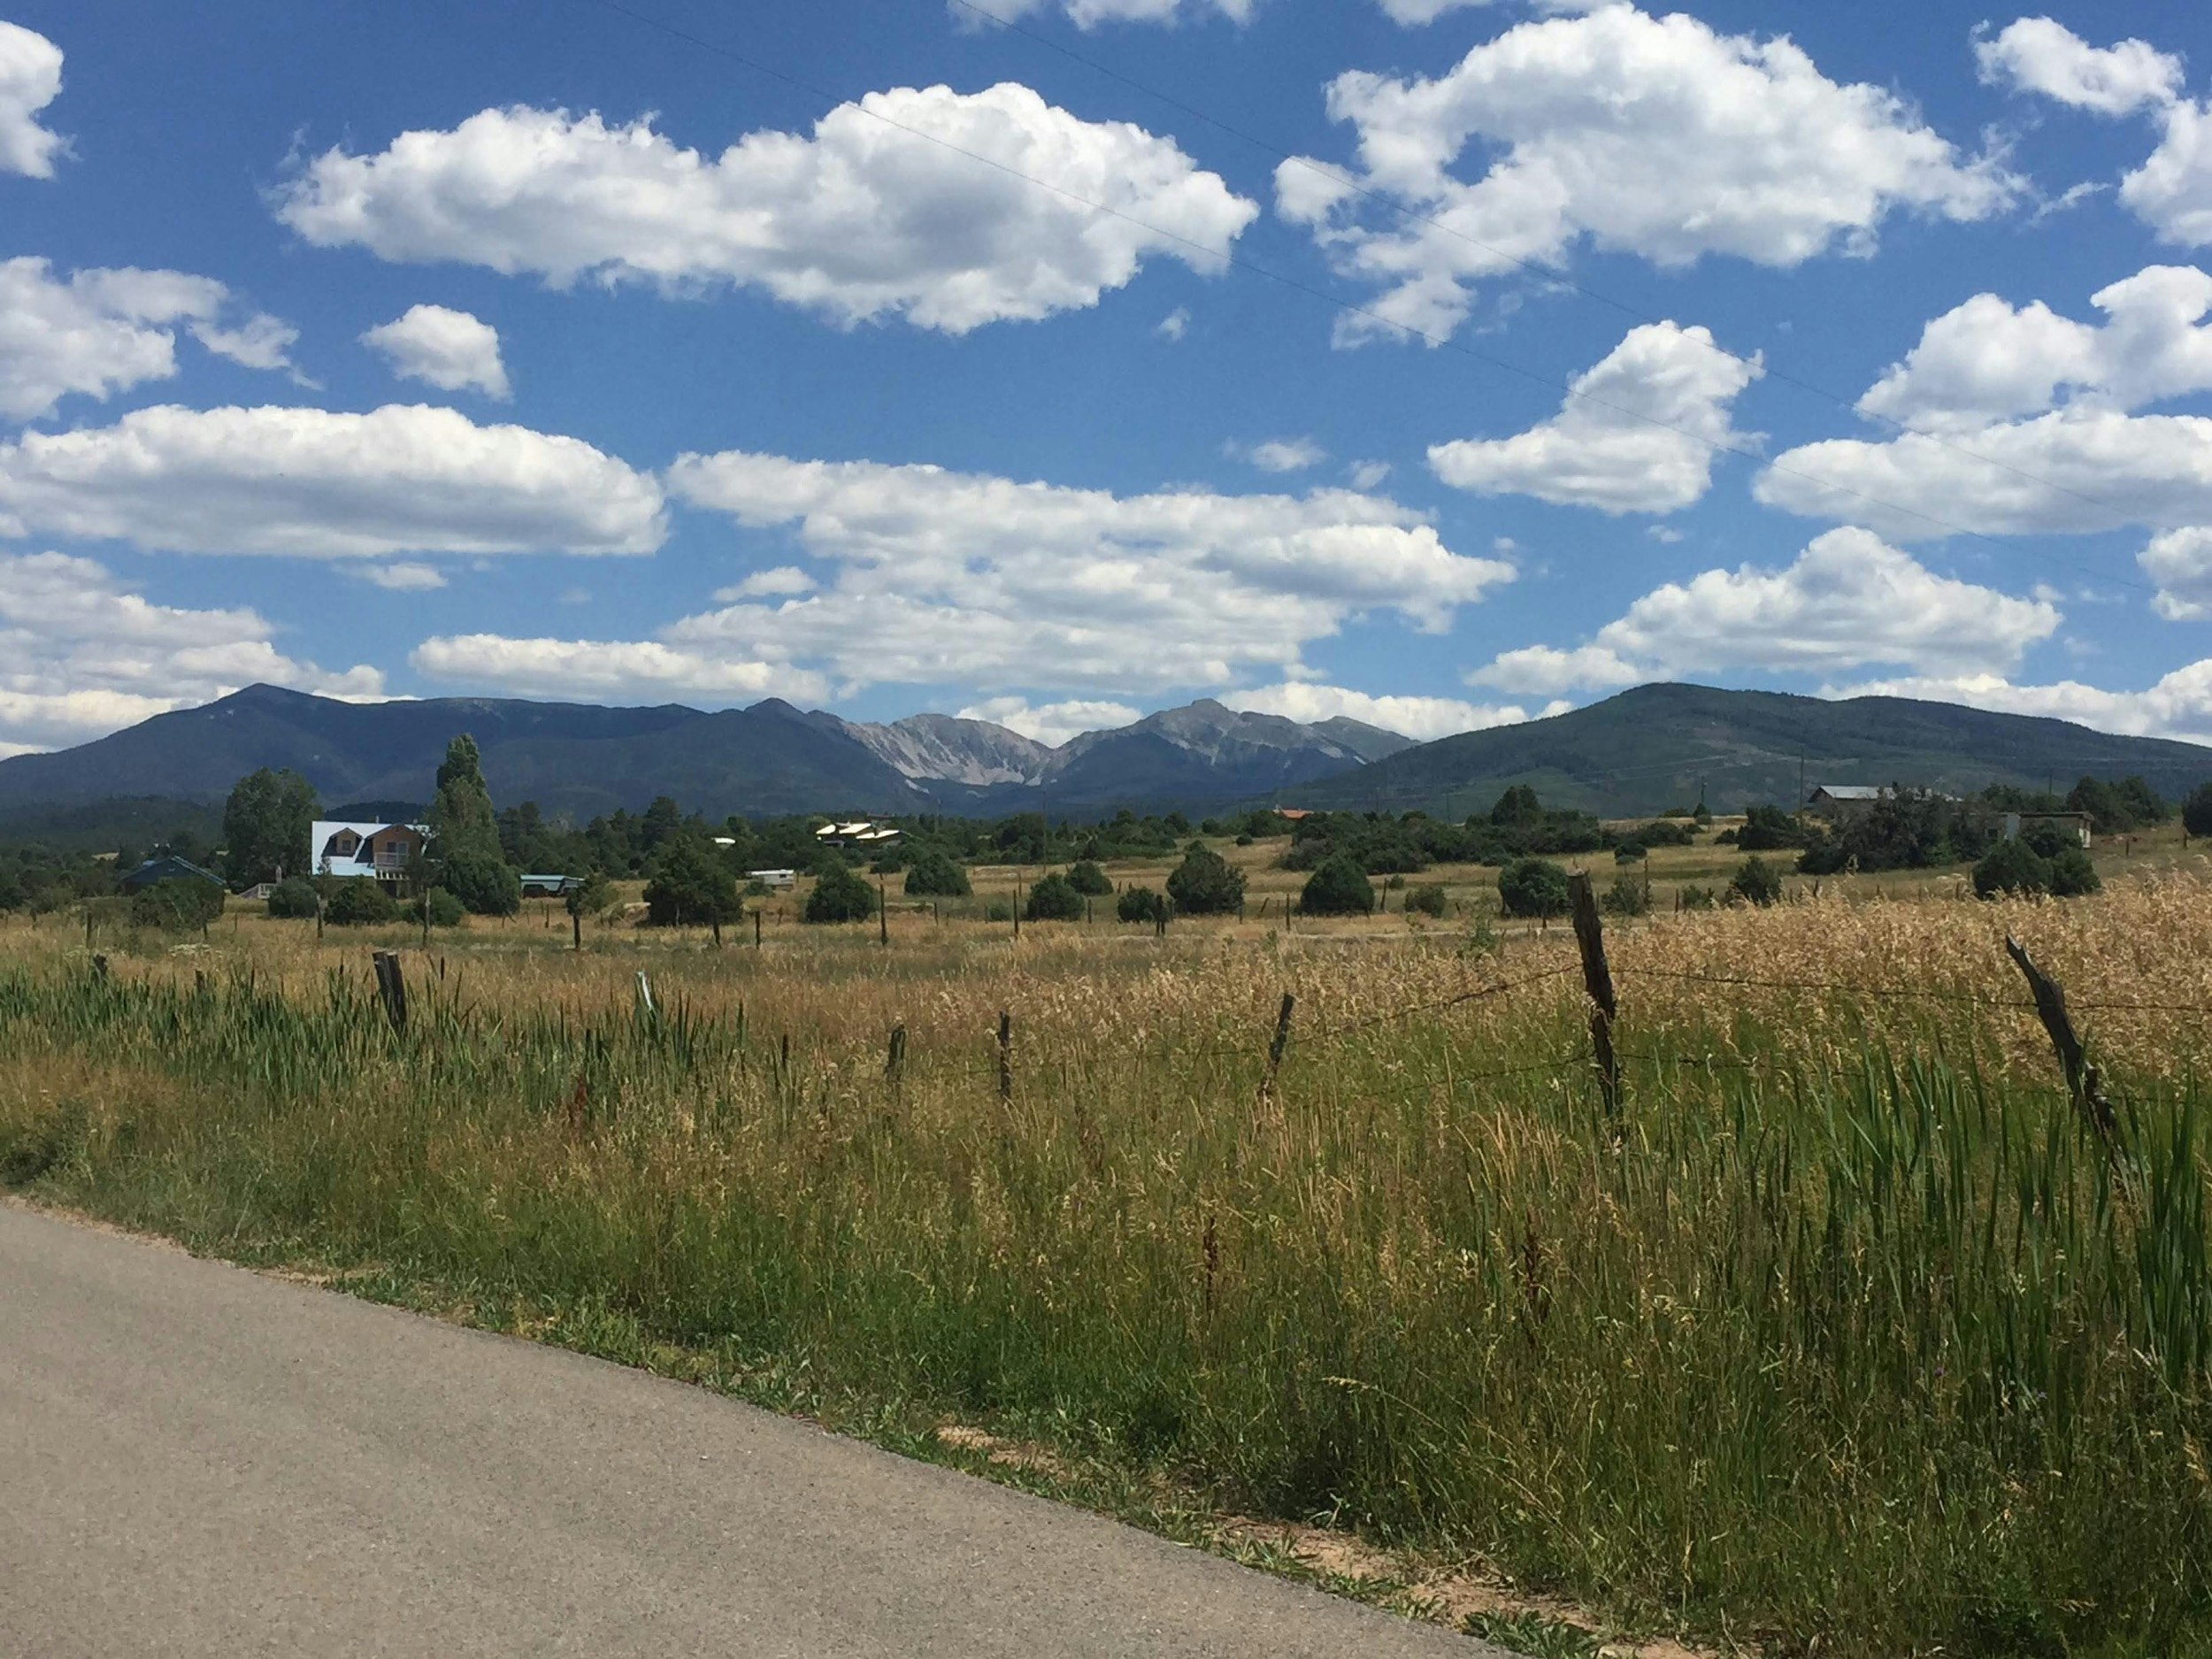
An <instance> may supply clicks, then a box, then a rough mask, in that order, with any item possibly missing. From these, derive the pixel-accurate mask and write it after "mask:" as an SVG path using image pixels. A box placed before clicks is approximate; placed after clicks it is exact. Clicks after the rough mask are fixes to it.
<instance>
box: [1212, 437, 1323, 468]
mask: <svg viewBox="0 0 2212 1659" xmlns="http://www.w3.org/2000/svg"><path fill="white" fill-rule="evenodd" d="M1225 448H1226V449H1227V452H1228V454H1229V456H1230V457H1231V458H1233V459H1235V460H1240V461H1248V462H1250V463H1251V464H1252V465H1254V466H1256V467H1258V468H1259V469H1260V471H1261V472H1304V471H1305V470H1306V469H1307V468H1309V467H1314V466H1318V465H1321V463H1322V462H1324V461H1325V460H1327V459H1328V458H1329V452H1328V451H1327V450H1326V449H1323V448H1322V447H1321V446H1320V445H1319V444H1317V443H1316V442H1314V441H1313V440H1312V439H1311V438H1270V439H1269V440H1267V442H1264V443H1231V444H1228V445H1226V446H1225Z"/></svg>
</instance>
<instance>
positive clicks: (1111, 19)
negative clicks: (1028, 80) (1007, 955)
mask: <svg viewBox="0 0 2212 1659" xmlns="http://www.w3.org/2000/svg"><path fill="white" fill-rule="evenodd" d="M1258 7H1259V0H979V6H978V7H977V8H975V9H971V8H969V7H967V6H964V5H958V4H954V5H952V6H951V11H952V13H953V15H954V16H955V17H956V18H957V19H960V20H961V21H963V22H972V21H975V20H976V10H978V9H979V10H981V11H983V12H988V13H989V14H990V15H991V16H993V17H995V18H999V19H1009V20H1010V19H1015V18H1020V17H1026V16H1027V15H1028V14H1029V13H1031V12H1065V13H1066V14H1067V17H1068V20H1069V21H1070V22H1071V23H1073V24H1074V25H1075V27H1078V28H1079V29H1093V28H1096V27H1098V26H1099V25H1100V24H1102V23H1181V22H1184V21H1186V20H1187V19H1194V18H1202V17H1204V16H1207V15H1208V14H1213V15H1216V16H1219V17H1225V18H1227V19H1229V20H1230V21H1232V22H1233V23H1248V22H1250V21H1251V20H1252V13H1253V12H1256V10H1258ZM1002 724H1003V722H1002Z"/></svg>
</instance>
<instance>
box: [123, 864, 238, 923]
mask: <svg viewBox="0 0 2212 1659" xmlns="http://www.w3.org/2000/svg"><path fill="white" fill-rule="evenodd" d="M222 913H223V889H222V887H220V885H219V884H218V883H216V882H213V881H203V880H201V879H199V878H198V877H197V876H178V877H173V878H171V879H169V880H166V881H157V882H155V883H154V884H153V885H152V886H151V887H141V888H139V890H138V891H137V892H135V893H134V894H132V895H131V924H132V926H135V927H158V928H160V929H162V930H163V931H164V932H165V933H189V932H191V931H192V929H194V928H196V927H204V926H207V925H208V923H210V922H211V921H213V920H214V919H215V918H217V917H219V916H220V915H221V914H222Z"/></svg>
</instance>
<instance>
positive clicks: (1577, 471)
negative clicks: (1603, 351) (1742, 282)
mask: <svg viewBox="0 0 2212 1659" xmlns="http://www.w3.org/2000/svg"><path fill="white" fill-rule="evenodd" d="M1762 373H1764V370H1763V368H1762V366H1761V363H1760V359H1759V358H1758V357H1751V358H1749V359H1746V358H1742V357H1732V356H1730V355H1729V354H1728V353H1727V352H1724V351H1723V350H1722V349H1720V348H1719V347H1718V346H1717V345H1715V344H1714V343H1713V336H1712V335H1711V334H1710V333H1709V332H1708V331H1707V330H1705V329H1703V328H1684V327H1681V326H1678V325H1677V324H1675V323H1671V322H1663V323H1647V324H1644V325H1643V326H1640V327H1637V328H1632V329H1630V330H1629V332H1628V334H1627V337H1626V338H1624V340H1623V341H1622V342H1621V343H1620V344H1619V345H1617V346H1616V347H1614V348H1613V349H1612V351H1611V352H1610V353H1609V354H1608V356H1607V357H1605V359H1604V360H1603V361H1602V362H1601V363H1599V364H1598V365H1596V366H1595V367H1594V368H1592V369H1589V370H1587V371H1586V372H1585V373H1581V374H1578V375H1577V376H1576V377H1575V378H1574V380H1573V381H1572V382H1571V391H1570V392H1569V394H1568V397H1567V401H1566V403H1564V404H1563V406H1562V407H1561V409H1560V411H1559V413H1558V414H1557V415H1555V416H1554V417H1553V418H1552V419H1549V420H1548V421H1546V422H1545V423H1544V424H1543V425H1542V426H1536V427H1533V428H1532V429H1531V430H1529V431H1527V432H1524V433H1522V434H1519V435H1518V436H1517V437H1511V438H1498V439H1475V438H1463V439H1461V440H1459V441H1458V442H1453V443H1440V444H1438V445H1436V446H1435V447H1433V448H1432V449H1430V450H1429V465H1430V466H1431V467H1432V468H1434V469H1435V472H1436V475H1437V477H1439V478H1440V479H1442V480H1444V481H1445V482H1446V483H1447V484H1450V485H1452V486H1454V487H1455V488H1459V489H1471V490H1476V491H1479V492H1480V493H1481V494H1483V495H1502V494H1512V495H1534V496H1537V497H1538V498H1540V499H1541V500H1544V501H1548V502H1556V503H1561V504H1562V505H1572V506H1582V507H1596V508H1600V509H1601V510H1602V511H1606V512H1611V513H1621V512H1672V511H1675V510H1676V509H1678V508H1681V507H1687V506H1689V505H1690V504H1691V503H1694V502H1696V501H1697V500H1699V499H1700V498H1701V496H1703V495H1704V494H1705V492H1706V490H1707V489H1708V488H1710V487H1711V485H1712V481H1713V456H1714V452H1715V450H1716V449H1732V448H1734V447H1735V446H1736V445H1737V444H1738V443H1739V442H1746V441H1749V442H1756V441H1757V440H1756V438H1755V436H1753V437H1750V438H1749V439H1748V440H1747V434H1740V433H1738V432H1736V431H1735V430H1734V429H1733V427H1732V426H1730V424H1729V408H1730V405H1731V404H1732V403H1734V402H1735V399H1736V396H1737V394H1738V393H1740V392H1741V391H1742V390H1743V389H1744V388H1745V387H1747V386H1748V385H1750V384H1751V382H1752V381H1754V380H1757V379H1758V378H1759V376H1760V375H1761V374H1762Z"/></svg>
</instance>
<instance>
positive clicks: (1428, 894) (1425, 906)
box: [1406, 881, 1451, 917]
mask: <svg viewBox="0 0 2212 1659" xmlns="http://www.w3.org/2000/svg"><path fill="white" fill-rule="evenodd" d="M1450 908H1451V901H1450V900H1449V899H1448V898H1447V897H1446V896H1445V894H1444V884H1443V883H1442V882H1440V881H1425V882H1423V883H1422V884H1421V885H1420V886H1419V887H1414V888H1411V889H1409V891H1408V892H1407V894H1406V909H1408V910H1412V911H1415V912H1416V913H1417V914H1419V915H1422V916H1434V917H1441V916H1442V915H1443V914H1444V912H1445V911H1446V910H1449V909H1450Z"/></svg>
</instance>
